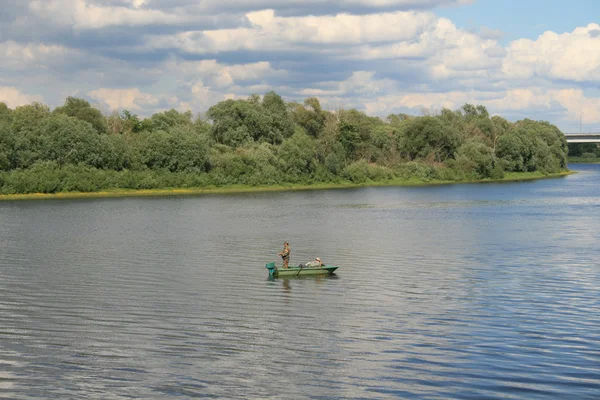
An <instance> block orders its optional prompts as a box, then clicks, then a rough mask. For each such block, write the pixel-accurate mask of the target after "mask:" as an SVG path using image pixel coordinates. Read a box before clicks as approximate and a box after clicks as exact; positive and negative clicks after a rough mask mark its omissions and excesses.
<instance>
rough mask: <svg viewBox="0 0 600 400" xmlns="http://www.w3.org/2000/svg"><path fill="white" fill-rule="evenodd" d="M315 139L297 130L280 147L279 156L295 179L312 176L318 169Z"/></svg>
mask: <svg viewBox="0 0 600 400" xmlns="http://www.w3.org/2000/svg"><path fill="white" fill-rule="evenodd" d="M315 154H316V146H315V141H314V140H313V139H312V138H311V137H310V136H308V135H307V134H306V133H304V132H302V131H297V132H296V133H294V135H293V136H292V137H291V138H289V139H287V140H286V141H285V142H283V144H282V145H281V148H280V149H279V157H280V159H281V162H282V164H283V166H284V170H285V172H286V174H287V176H288V177H289V178H291V179H293V180H294V181H297V180H300V179H301V178H302V177H303V176H310V175H312V174H313V173H314V172H315V169H316V160H315Z"/></svg>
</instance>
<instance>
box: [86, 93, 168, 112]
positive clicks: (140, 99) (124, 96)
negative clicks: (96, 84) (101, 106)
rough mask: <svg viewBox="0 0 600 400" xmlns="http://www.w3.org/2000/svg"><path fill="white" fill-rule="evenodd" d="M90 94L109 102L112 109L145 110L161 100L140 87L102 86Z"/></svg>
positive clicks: (106, 102)
mask: <svg viewBox="0 0 600 400" xmlns="http://www.w3.org/2000/svg"><path fill="white" fill-rule="evenodd" d="M88 94H89V95H90V96H91V97H92V98H94V99H96V100H99V101H102V102H104V103H105V104H107V105H108V107H110V109H111V110H122V109H127V110H143V109H144V108H145V107H153V106H156V105H157V104H158V102H159V99H158V98H157V97H156V96H154V95H152V94H150V93H143V92H142V91H141V90H140V89H138V88H131V89H110V88H100V89H97V90H92V91H91V92H89V93H88Z"/></svg>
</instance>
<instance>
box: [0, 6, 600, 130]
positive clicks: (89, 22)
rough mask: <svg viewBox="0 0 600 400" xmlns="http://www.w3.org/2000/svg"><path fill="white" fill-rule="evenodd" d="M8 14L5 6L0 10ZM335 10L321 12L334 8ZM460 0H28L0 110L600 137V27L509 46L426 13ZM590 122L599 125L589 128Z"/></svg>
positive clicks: (5, 54) (1, 47) (12, 12)
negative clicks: (449, 119)
mask: <svg viewBox="0 0 600 400" xmlns="http://www.w3.org/2000/svg"><path fill="white" fill-rule="evenodd" d="M4 3H8V2H4ZM332 3H333V4H332ZM469 3H471V1H469V0H425V1H416V0H340V1H337V2H330V1H326V0H302V1H300V0H235V1H233V0H221V1H214V0H201V1H197V0H195V1H192V0H93V1H92V0H26V1H22V2H19V3H18V4H17V5H13V4H10V3H9V4H3V8H4V12H2V13H0V57H1V58H2V59H3V60H4V62H3V63H1V64H0V101H5V102H7V104H9V105H10V106H11V107H14V106H16V105H20V104H24V103H28V102H31V101H44V102H46V103H48V104H50V105H52V106H56V105H59V104H60V103H61V102H62V101H63V100H64V98H65V97H66V96H69V95H75V96H80V97H85V98H87V99H89V100H90V101H92V102H93V103H94V104H96V105H98V106H100V107H101V108H102V109H104V110H105V111H109V110H111V109H129V110H132V111H135V112H137V113H139V114H141V115H148V114H151V113H153V112H156V111H159V110H162V109H164V108H171V107H174V108H178V109H192V110H193V111H194V112H201V111H204V110H206V108H207V107H209V106H210V105H212V104H215V103H216V102H218V101H221V100H223V99H226V98H235V97H239V96H247V95H249V94H252V93H264V92H266V91H268V90H271V89H273V90H275V91H276V92H278V93H280V94H281V95H283V96H284V97H285V98H286V99H288V100H302V99H304V98H306V97H309V96H317V97H319V98H320V99H321V101H322V102H323V103H324V104H325V105H326V106H329V107H356V108H359V109H361V110H365V111H367V112H369V113H373V114H377V115H382V116H385V115H387V114H389V113H394V112H414V113H418V112H419V111H420V110H421V109H422V108H423V107H427V108H431V109H440V108H441V107H449V108H458V107H460V106H461V105H462V104H464V103H466V102H469V103H482V104H484V105H486V106H488V108H489V109H490V110H491V111H492V112H493V113H498V114H502V115H505V116H508V117H509V118H512V119H517V118H522V117H527V116H529V117H532V118H534V119H545V120H549V121H551V122H553V123H556V124H558V125H559V126H561V127H562V128H563V129H564V130H574V127H575V125H576V122H578V119H579V117H580V116H581V113H582V112H583V113H584V115H586V116H587V117H586V118H588V120H587V121H588V122H589V123H590V124H591V123H596V124H597V125H598V128H599V129H600V108H599V106H600V100H599V99H598V97H597V96H594V93H596V92H595V90H597V88H598V87H599V85H600V25H598V24H589V25H587V26H584V27H576V28H574V29H573V30H572V31H571V32H565V33H556V32H552V31H547V32H544V33H542V34H541V35H540V36H539V37H537V38H535V39H534V40H531V39H519V40H515V41H512V42H510V43H508V44H502V42H500V40H501V39H502V37H503V32H501V31H498V30H495V29H491V28H486V27H482V28H481V29H480V30H479V31H477V32H473V31H467V30H464V29H460V28H458V27H457V26H456V25H455V24H454V23H453V22H452V21H451V20H448V19H445V18H440V17H439V16H438V15H436V9H437V8H438V7H460V6H464V5H466V4H469ZM594 120H597V122H595V121H594Z"/></svg>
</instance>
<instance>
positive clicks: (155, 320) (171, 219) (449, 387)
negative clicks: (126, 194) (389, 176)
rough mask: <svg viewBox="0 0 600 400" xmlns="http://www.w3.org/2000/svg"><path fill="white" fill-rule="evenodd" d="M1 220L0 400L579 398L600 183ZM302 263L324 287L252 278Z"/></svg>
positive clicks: (121, 205)
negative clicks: (315, 265) (319, 263)
mask: <svg viewBox="0 0 600 400" xmlns="http://www.w3.org/2000/svg"><path fill="white" fill-rule="evenodd" d="M571 168H572V169H575V170H578V171H579V173H578V174H575V175H571V176H568V177H564V178H560V179H550V180H539V181H534V182H522V183H501V184H497V183H494V184H461V185H448V186H432V187H414V188H407V187H399V188H396V187H389V188H381V187H378V188H362V189H340V190H323V191H303V192H279V193H251V194H230V195H205V196H196V197H168V198H167V197H163V198H126V199H123V198H121V199H85V200H43V201H15V202H3V203H0V246H1V252H0V397H1V398H18V399H33V398H46V399H49V398H52V399H67V398H68V399H75V398H82V399H84V398H85V399H125V398H144V399H162V398H197V397H208V398H279V399H299V398H313V399H338V398H339V399H386V398H417V399H435V398H440V399H447V398H455V399H484V398H485V399H524V398H527V399H551V398H552V399H554V398H574V399H575V398H576V399H598V398H600V246H599V245H598V243H599V239H600V166H599V165H588V166H586V165H574V166H571ZM284 240H289V241H290V243H291V248H292V259H291V263H292V264H297V263H300V262H306V261H309V260H310V259H312V258H314V257H316V256H320V257H321V258H323V260H324V262H325V263H327V264H334V265H338V266H339V267H340V268H339V270H338V271H337V274H336V275H334V276H331V277H321V278H319V277H307V278H296V279H275V280H269V279H268V278H267V275H268V274H267V270H266V269H265V267H264V265H265V263H266V262H269V261H275V260H276V259H277V257H276V253H277V252H278V251H281V248H282V242H283V241H284Z"/></svg>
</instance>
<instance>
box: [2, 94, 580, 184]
mask: <svg viewBox="0 0 600 400" xmlns="http://www.w3.org/2000/svg"><path fill="white" fill-rule="evenodd" d="M567 151H568V147H567V143H566V140H565V137H564V135H563V134H562V132H560V130H559V129H558V128H557V127H556V126H554V125H552V124H550V123H548V122H542V121H532V120H529V119H525V120H522V121H518V122H515V123H512V122H509V121H507V120H506V119H504V118H501V117H498V116H493V117H492V116H490V115H489V113H488V111H487V109H486V108H485V107H484V106H481V105H478V106H474V105H471V104H465V105H464V106H463V107H461V108H460V109H458V110H449V109H443V110H441V111H440V112H438V113H435V114H431V115H423V116H411V115H407V114H392V115H389V116H388V117H387V118H385V119H383V118H379V117H374V116H369V115H367V114H365V113H364V112H361V111H358V110H356V109H349V110H346V109H339V110H335V111H329V110H325V109H323V108H322V107H321V104H320V102H319V100H318V99H317V98H314V97H311V98H308V99H306V100H304V102H301V103H300V102H286V101H284V100H283V99H282V97H281V96H279V95H278V94H276V93H275V92H272V91H271V92H268V93H266V94H265V95H264V96H258V95H253V96H250V97H249V98H246V99H237V100H233V99H231V100H225V101H222V102H220V103H218V104H216V105H214V106H212V107H211V108H210V109H209V110H208V111H207V113H206V115H205V116H203V117H196V118H194V116H193V114H192V113H191V112H190V111H188V112H179V111H176V110H174V109H172V110H169V111H165V112H160V113H156V114H154V115H152V116H151V117H148V118H140V117H138V116H137V115H135V114H133V113H131V112H130V111H127V110H125V111H122V112H113V113H111V114H110V115H104V114H103V113H102V112H100V111H99V110H98V109H96V108H94V107H92V106H91V105H90V103H89V102H87V101H86V100H84V99H79V98H74V97H69V98H67V99H66V101H65V103H64V105H63V106H60V107H57V108H55V109H54V110H51V109H50V108H49V107H48V106H46V105H44V104H40V103H32V104H29V105H24V106H20V107H16V108H15V109H10V108H9V107H7V106H6V104H4V103H0V192H1V193H4V194H12V193H33V192H42V193H54V192H60V191H84V192H85V191H88V192H89V191H98V190H102V189H111V188H124V189H125V188H126V189H153V188H169V187H206V186H227V185H235V184H241V185H252V186H256V185H276V184H288V183H292V184H294V183H295V184H313V183H320V182H334V183H338V182H345V181H350V182H354V183H366V182H370V181H373V182H381V181H386V180H415V181H424V182H427V181H432V180H445V181H464V180H478V179H487V178H493V179H500V178H502V177H503V176H504V174H505V173H506V172H533V171H540V172H543V173H555V172H559V171H561V170H564V169H565V168H566V166H567Z"/></svg>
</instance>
